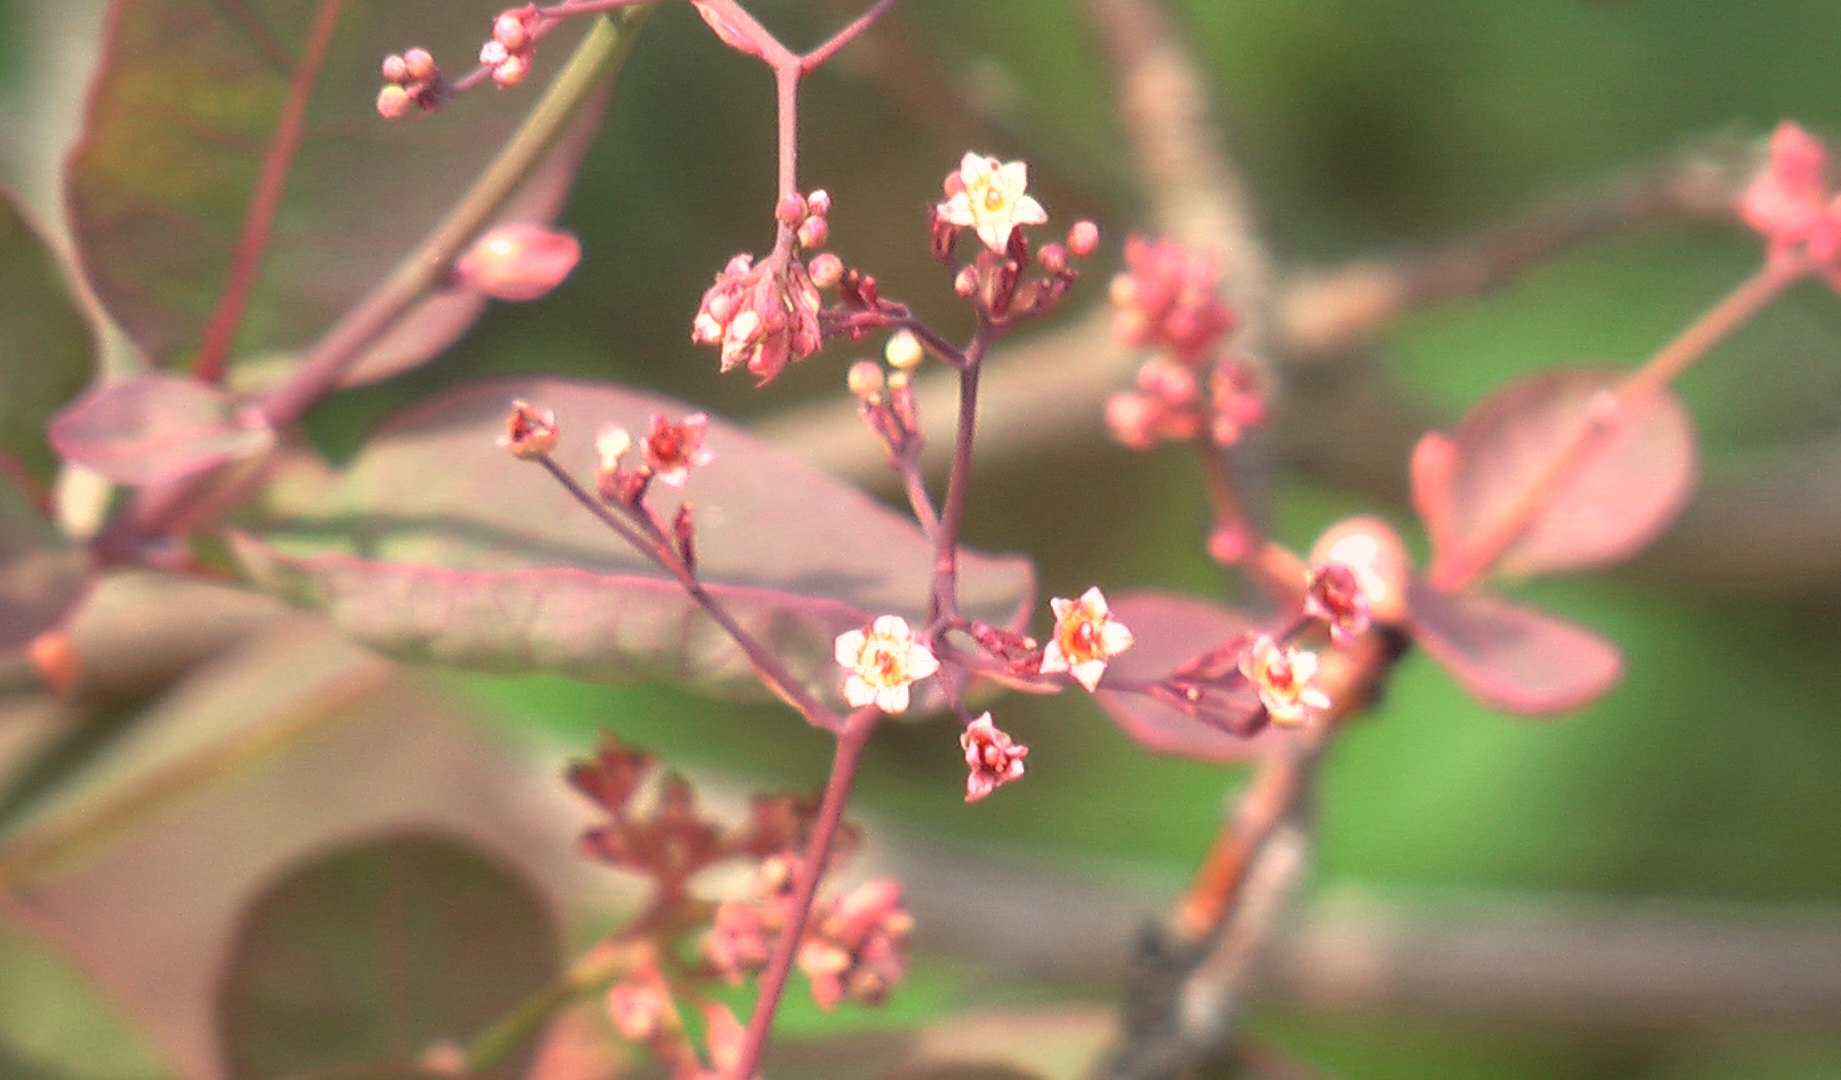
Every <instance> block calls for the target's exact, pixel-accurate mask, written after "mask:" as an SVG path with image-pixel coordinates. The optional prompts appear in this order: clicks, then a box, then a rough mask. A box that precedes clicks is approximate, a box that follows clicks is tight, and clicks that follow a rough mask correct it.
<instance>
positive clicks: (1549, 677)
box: [1407, 581, 1623, 716]
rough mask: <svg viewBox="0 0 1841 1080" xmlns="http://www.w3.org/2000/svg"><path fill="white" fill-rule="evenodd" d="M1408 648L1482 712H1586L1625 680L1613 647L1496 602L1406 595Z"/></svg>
mask: <svg viewBox="0 0 1841 1080" xmlns="http://www.w3.org/2000/svg"><path fill="white" fill-rule="evenodd" d="M1407 603H1408V606H1409V608H1410V609H1411V620H1412V633H1413V640H1414V641H1416V642H1418V644H1420V645H1421V646H1423V647H1424V648H1425V650H1426V652H1428V653H1430V654H1431V656H1432V657H1433V659H1435V660H1437V661H1438V662H1439V663H1440V664H1442V665H1444V667H1445V670H1447V671H1449V672H1450V673H1451V675H1452V677H1453V678H1455V679H1456V680H1457V681H1458V682H1459V683H1460V684H1462V685H1463V687H1464V688H1465V689H1466V690H1469V691H1470V692H1471V693H1472V694H1475V695H1476V696H1477V698H1478V699H1479V700H1481V701H1482V702H1483V703H1484V704H1486V705H1490V706H1493V707H1495V708H1498V709H1502V710H1505V711H1507V712H1512V713H1520V714H1522V715H1524V716H1545V715H1547V714H1550V713H1558V712H1565V711H1566V710H1568V709H1575V708H1578V707H1580V706H1582V705H1586V704H1589V703H1590V702H1592V701H1593V700H1595V699H1596V698H1598V697H1599V696H1600V695H1602V694H1604V693H1605V692H1606V691H1608V690H1609V689H1610V688H1611V687H1612V686H1614V685H1615V684H1616V683H1617V680H1618V678H1619V677H1620V676H1621V675H1622V674H1623V657H1622V655H1621V654H1620V653H1619V652H1618V649H1617V646H1615V645H1613V644H1611V643H1610V642H1609V641H1606V640H1605V639H1604V638H1602V637H1600V636H1598V635H1597V634H1595V633H1593V632H1592V631H1590V630H1587V629H1586V628H1584V627H1582V626H1578V625H1576V624H1574V623H1570V622H1567V621H1566V620H1564V619H1560V618H1557V617H1555V616H1552V615H1548V614H1547V613H1545V612H1542V611H1538V610H1536V609H1534V608H1531V607H1526V606H1524V605H1521V604H1515V603H1511V602H1509V601H1507V600H1503V599H1501V598H1499V597H1494V596H1479V595H1469V594H1459V595H1451V594H1446V593H1441V592H1439V591H1438V590H1436V589H1434V588H1432V587H1430V586H1429V585H1427V584H1426V583H1425V582H1418V581H1416V582H1414V583H1413V585H1412V586H1411V588H1410V589H1409V590H1408V594H1407Z"/></svg>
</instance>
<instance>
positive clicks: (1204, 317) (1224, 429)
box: [1106, 236, 1266, 450]
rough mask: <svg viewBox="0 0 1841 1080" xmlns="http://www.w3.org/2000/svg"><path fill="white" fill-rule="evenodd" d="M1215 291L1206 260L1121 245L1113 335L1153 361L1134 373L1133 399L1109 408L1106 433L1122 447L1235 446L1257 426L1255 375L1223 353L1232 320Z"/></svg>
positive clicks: (1136, 241)
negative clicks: (1150, 352)
mask: <svg viewBox="0 0 1841 1080" xmlns="http://www.w3.org/2000/svg"><path fill="white" fill-rule="evenodd" d="M1220 284H1221V271H1220V267H1219V266H1217V265H1216V264H1215V263H1214V261H1213V260H1211V259H1208V258H1206V257H1203V256H1200V255H1196V254H1193V253H1191V252H1189V251H1188V250H1187V249H1185V248H1183V247H1182V246H1181V245H1179V244H1176V243H1173V242H1171V241H1167V240H1148V239H1145V238H1143V237H1137V236H1134V237H1132V238H1131V239H1129V240H1127V241H1126V242H1125V270H1124V271H1123V272H1121V273H1120V274H1119V275H1118V276H1117V277H1115V278H1113V280H1112V288H1111V297H1112V305H1113V331H1114V333H1115V334H1116V335H1117V336H1118V338H1119V340H1120V341H1121V342H1123V343H1124V344H1126V345H1130V346H1134V347H1140V348H1150V349H1156V350H1158V352H1159V355H1157V356H1155V357H1153V358H1152V359H1151V360H1149V361H1147V362H1146V363H1145V364H1144V366H1143V367H1141V368H1140V369H1139V370H1138V377H1137V384H1136V386H1135V388H1134V389H1132V390H1129V391H1126V392H1123V393H1119V394H1114V395H1113V396H1112V398H1111V399H1110V400H1108V401H1107V402H1106V424H1107V426H1108V427H1109V428H1110V429H1111V430H1112V433H1113V436H1114V437H1115V438H1117V439H1118V440H1119V441H1120V442H1122V443H1124V444H1125V445H1126V446H1129V447H1131V448H1132V449H1134V450H1148V449H1150V448H1151V447H1153V446H1155V445H1156V444H1158V443H1160V442H1169V441H1186V440H1190V439H1197V438H1206V439H1207V440H1208V441H1209V442H1210V443H1212V444H1213V445H1215V446H1220V447H1226V446H1232V445H1233V444H1234V443H1236V442H1238V441H1240V438H1241V436H1242V434H1243V433H1244V432H1245V431H1246V430H1247V429H1248V428H1251V427H1253V426H1255V425H1256V424H1258V423H1259V422H1260V421H1261V420H1262V419H1264V417H1265V412H1266V401H1265V395H1264V394H1263V393H1262V392H1261V390H1260V387H1259V379H1258V372H1257V371H1256V370H1255V369H1254V367H1253V365H1252V364H1251V363H1249V362H1248V361H1247V360H1245V359H1243V358H1240V357H1236V356H1233V355H1229V354H1224V353H1223V351H1222V348H1221V347H1222V345H1223V343H1224V342H1225V341H1226V339H1227V336H1228V335H1229V334H1230V333H1232V332H1233V329H1234V326H1235V322H1236V319H1235V317H1234V313H1233V311H1232V310H1231V309H1230V308H1229V307H1228V306H1227V304H1226V303H1225V302H1224V301H1223V300H1222V299H1221V295H1220Z"/></svg>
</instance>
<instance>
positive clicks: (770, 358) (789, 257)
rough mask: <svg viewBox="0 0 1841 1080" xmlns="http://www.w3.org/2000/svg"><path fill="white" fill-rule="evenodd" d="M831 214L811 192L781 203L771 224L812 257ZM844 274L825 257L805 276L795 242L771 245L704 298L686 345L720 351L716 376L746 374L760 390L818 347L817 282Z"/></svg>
mask: <svg viewBox="0 0 1841 1080" xmlns="http://www.w3.org/2000/svg"><path fill="white" fill-rule="evenodd" d="M830 212H831V196H829V195H828V194H826V193H825V192H823V191H814V192H812V194H810V195H807V196H799V195H788V196H786V197H785V198H782V199H781V200H780V202H779V205H778V206H777V207H776V208H775V218H776V220H778V221H779V223H780V225H781V227H782V228H784V229H785V230H787V236H788V237H789V238H790V239H791V240H792V241H793V242H796V243H797V245H798V247H800V248H803V249H805V250H808V251H815V250H817V249H818V248H821V247H823V246H824V244H825V242H826V241H827V240H828V239H829V238H830V224H829V223H828V221H827V220H826V216H827V215H828V214H830ZM842 274H843V263H842V262H840V261H839V260H838V258H837V256H835V255H830V254H820V255H818V256H817V257H816V258H814V259H813V261H812V268H811V269H810V270H808V269H807V268H806V265H805V264H804V263H803V262H802V261H801V260H800V258H799V256H798V255H797V253H796V252H795V251H794V247H793V243H781V244H779V245H776V247H775V249H774V251H773V253H772V254H770V255H768V256H767V258H765V259H761V260H759V261H758V262H757V261H756V260H755V257H754V256H753V255H750V254H746V253H744V254H740V255H736V256H735V257H734V258H732V259H730V260H729V262H728V265H727V266H724V267H723V268H722V270H721V271H720V272H719V273H717V275H716V280H715V282H714V283H712V284H711V285H710V287H709V289H708V290H706V291H705V292H704V294H703V301H702V303H700V304H699V305H698V306H697V315H696V317H695V318H694V319H693V320H692V321H691V328H690V339H691V340H692V341H693V342H696V343H697V344H699V345H715V346H717V347H719V348H720V349H721V350H722V370H724V371H729V370H731V369H732V368H736V367H744V368H747V369H748V371H749V373H750V374H752V375H754V376H755V377H756V378H758V379H759V380H760V382H761V384H762V385H765V384H766V383H768V382H769V381H771V380H772V379H773V378H774V377H775V376H777V375H779V374H780V372H782V371H784V370H785V369H786V365H787V364H789V363H792V362H793V361H795V360H804V359H805V358H806V357H808V356H811V355H812V354H813V353H815V352H817V351H818V349H819V346H821V345H822V344H824V336H823V333H822V331H821V328H820V324H819V312H820V310H821V309H822V307H823V306H824V301H823V299H822V298H821V297H820V296H819V289H820V287H821V286H820V284H819V283H818V282H819V281H820V280H822V281H823V282H824V287H829V286H830V285H834V284H836V283H837V281H838V280H839V278H840V277H841V276H842Z"/></svg>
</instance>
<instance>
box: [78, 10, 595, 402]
mask: <svg viewBox="0 0 1841 1080" xmlns="http://www.w3.org/2000/svg"><path fill="white" fill-rule="evenodd" d="M321 2H322V0H239V2H237V3H234V4H226V3H221V2H215V0H117V3H115V4H114V5H113V7H112V8H111V17H110V19H109V23H108V32H107V36H106V40H105V41H104V44H103V55H102V60H101V65H100V68H99V71H98V75H97V79H96V82H95V83H94V85H93V86H92V88H91V93H90V97H89V102H88V111H87V116H86V121H87V122H86V124H85V127H84V131H83V135H82V138H81V140H80V142H79V143H78V145H77V147H76V150H75V152H74V154H73V156H72V159H71V166H70V173H69V196H70V198H69V205H70V208H71V220H72V229H73V232H74V234H75V236H76V239H77V246H78V251H79V255H80V259H81V263H82V265H83V268H84V270H85V272H86V274H87V275H88V277H89V279H90V281H91V283H92V284H93V285H94V287H95V289H96V292H97V295H98V296H99V297H100V298H101V300H102V302H103V305H104V306H105V307H107V308H108V310H109V312H110V313H111V314H112V315H114V316H115V318H116V319H117V320H118V321H119V322H120V323H121V325H122V327H123V329H125V330H126V331H127V332H128V334H129V336H130V337H132V338H133V339H134V342H135V344H136V345H138V346H139V347H140V348H141V350H142V351H143V352H144V353H145V354H146V355H147V357H148V358H149V359H151V360H153V361H154V362H155V363H156V364H167V363H169V362H171V361H173V360H175V359H181V358H184V357H187V356H189V355H190V354H191V353H192V352H193V351H194V350H195V349H196V348H197V346H198V343H199V341H200V338H201V335H202V331H203V328H204V325H205V323H206V322H207V320H208V319H209V317H210V314H211V312H212V311H213V309H214V308H215V306H216V303H217V299H218V296H219V294H220V293H221V292H222V291H223V288H224V284H225V281H226V278H227V271H228V267H229V265H230V262H231V255H232V252H233V250H234V249H235V247H236V245H237V242H238V240H239V237H240V236H241V234H242V232H243V229H244V225H245V220H246V217H247V214H248V210H249V205H250V202H251V199H252V196H253V193H254V192H255V191H256V188H257V181H258V175H259V173H260V170H261V168H262V163H263V159H264V155H265V152H266V150H267V148H268V146H269V144H270V139H271V137H272V135H273V132H274V129H275V127H276V123H277V118H278V117H279V116H280V115H281V112H282V110H283V106H284V103H285V102H286V101H287V100H288V95H289V93H290V88H291V84H292V83H293V81H294V80H295V79H296V78H297V77H299V78H305V79H310V80H312V96H311V98H310V99H309V104H308V109H307V115H306V119H305V124H304V126H303V138H302V141H301V143H300V145H299V147H298V150H297V152H296V153H295V154H294V155H293V156H292V162H291V168H290V172H289V174H288V177H287V182H286V184H285V185H284V187H283V189H282V197H281V201H280V205H279V207H278V208H277V212H276V213H275V215H274V221H273V229H272V231H271V234H270V236H269V241H268V245H267V248H266V252H265V255H264V258H263V261H262V265H261V277H260V278H259V280H258V282H257V287H256V289H255V291H254V293H253V294H252V296H251V299H250V303H249V307H248V309H247V311H246V313H245V316H244V318H243V320H242V324H241V331H240V333H239V335H238V337H237V339H236V345H237V352H238V353H239V354H254V353H264V352H272V351H293V350H298V349H299V348H301V347H302V346H304V345H306V344H308V343H309V342H310V341H312V340H313V339H315V338H316V337H318V336H319V334H320V333H321V332H322V331H324V330H325V329H326V327H327V326H329V325H330V324H331V323H332V322H333V320H334V319H336V318H337V317H338V316H339V315H340V314H341V313H343V312H344V311H345V310H346V309H347V308H349V307H351V306H352V304H353V303H354V302H355V301H356V300H357V299H358V298H359V297H360V296H362V295H363V294H364V293H365V292H366V291H367V290H368V289H369V288H370V287H371V286H372V285H373V284H375V283H376V282H377V281H378V280H379V279H381V278H382V277H383V276H384V275H385V274H386V273H387V272H389V270H390V269H391V267H393V266H394V265H395V263H396V261H397V260H398V259H399V258H401V257H402V255H403V253H404V252H406V251H408V250H410V248H411V247H412V246H413V245H414V244H415V243H416V242H418V241H419V240H421V239H422V237H423V235H424V234H425V233H427V232H428V231H429V230H430V228H431V227H432V226H433V225H434V223H435V222H436V221H438V220H439V219H440V218H441V216H442V215H443V214H445V213H446V211H447V210H448V207H449V206H450V204H451V203H452V202H453V201H454V200H455V199H456V197H458V195H459V194H460V193H461V192H462V191H464V190H465V189H466V186H467V185H468V184H470V183H471V182H472V179H473V177H474V176H476V175H477V174H478V173H479V171H480V169H481V167H482V166H483V165H484V164H485V163H486V161H487V160H488V159H489V158H490V157H491V155H492V154H493V153H494V152H495V151H496V149H497V148H498V147H499V146H500V145H501V144H502V143H503V142H504V140H505V137H506V136H507V135H508V134H509V133H510V132H511V130H512V128H513V127H514V126H515V124H516V123H517V121H518V120H519V119H520V117H521V115H522V114H523V113H524V112H525V111H526V110H527V109H529V107H530V105H531V103H532V102H533V101H534V100H535V99H536V95H535V93H534V92H533V91H532V90H531V89H528V88H526V89H520V90H518V91H515V92H507V93H502V94H500V93H491V92H487V93H476V94H470V95H468V96H467V97H466V99H465V100H464V102H463V103H461V104H459V105H457V106H456V108H459V109H464V111H465V115H464V116H437V117H433V118H430V119H429V120H426V121H423V122H414V123H411V122H398V123H392V122H389V121H385V120H383V119H382V118H380V117H379V116H378V115H377V112H376V109H375V108H374V107H373V102H374V101H375V99H376V96H377V91H378V88H379V87H380V86H381V85H382V81H381V78H380V76H379V74H378V62H379V61H380V60H381V59H382V58H383V57H384V56H385V55H386V54H388V53H392V52H400V51H401V50H403V49H405V48H407V47H409V46H412V45H421V46H424V47H426V48H428V49H429V50H430V51H431V52H432V53H433V54H434V55H435V57H436V58H437V59H438V60H440V61H442V62H444V63H445V64H447V65H448V67H449V69H450V71H449V73H450V74H452V75H459V74H462V73H464V72H465V71H466V70H468V69H470V68H471V67H472V64H473V58H474V56H475V55H476V54H477V52H478V50H479V43H480V41H481V40H482V38H483V36H484V34H485V32H486V31H487V30H488V29H489V21H488V20H489V17H490V14H491V12H490V9H483V13H482V14H481V15H480V16H479V18H478V19H477V20H476V19H472V18H460V17H456V13H455V11H454V5H453V4H452V3H449V2H448V0H345V2H344V3H343V4H342V5H341V8H340V12H339V16H338V22H337V24H336V28H335V31H334V34H333V38H332V41H331V43H330V47H329V48H328V50H327V52H326V56H325V59H324V63H323V64H321V65H320V66H319V68H318V69H317V70H312V69H310V68H309V67H308V66H305V65H303V64H302V57H303V54H304V53H305V52H306V49H305V45H306V41H307V36H308V31H309V29H310V28H311V27H312V25H313V23H314V21H315V17H316V13H317V11H318V9H319V6H320V3H321ZM578 32H579V29H578V28H577V27H574V26H573V25H572V26H568V27H565V28H564V29H563V30H561V31H558V33H557V34H555V35H552V36H550V37H548V38H546V39H545V41H544V54H545V55H546V56H549V57H551V58H556V57H560V56H564V55H566V54H567V50H568V48H569V43H568V42H567V41H566V40H563V39H564V38H567V37H570V36H573V35H574V34H575V33H578ZM533 81H536V80H533ZM556 201H557V200H556V199H555V198H554V197H553V196H552V197H550V198H549V199H547V200H546V205H545V206H544V207H541V209H544V210H545V211H546V213H545V214H544V215H543V216H547V214H548V213H553V212H554V210H555V203H556ZM442 299H445V300H448V301H450V303H449V304H448V305H447V310H445V311H443V312H441V313H439V314H438V315H431V316H429V318H430V320H432V321H431V322H429V323H426V324H424V325H423V326H422V327H421V328H420V330H419V331H417V332H413V333H409V337H418V336H419V337H421V338H424V339H428V340H433V339H440V338H445V337H449V336H451V330H449V329H444V328H446V327H451V326H452V324H453V322H454V320H455V318H456V311H457V309H458V308H461V307H464V308H466V309H467V311H468V312H477V310H478V306H477V304H470V305H469V304H465V303H461V302H460V301H456V300H454V299H453V298H451V297H449V298H442ZM405 340H407V339H406V338H402V337H399V338H398V339H397V342H396V345H395V346H394V347H393V349H392V350H391V351H389V352H388V355H389V356H390V357H393V358H394V360H393V361H392V362H386V361H384V360H379V361H377V364H378V365H379V366H377V367H371V368H369V370H372V371H377V370H386V369H388V368H390V367H397V368H400V367H401V366H402V363H401V361H403V359H404V358H405V356H407V355H408V353H413V352H420V353H422V354H423V355H427V349H426V348H424V347H422V346H418V347H417V348H416V349H412V350H408V352H405V351H403V349H402V346H403V342H404V341H405Z"/></svg>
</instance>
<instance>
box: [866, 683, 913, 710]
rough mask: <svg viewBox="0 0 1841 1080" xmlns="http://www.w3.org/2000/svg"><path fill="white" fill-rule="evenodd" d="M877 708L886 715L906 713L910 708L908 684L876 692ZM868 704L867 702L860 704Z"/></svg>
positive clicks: (888, 687)
mask: <svg viewBox="0 0 1841 1080" xmlns="http://www.w3.org/2000/svg"><path fill="white" fill-rule="evenodd" d="M875 701H876V708H878V709H881V710H882V711H883V712H885V713H898V712H905V711H906V710H907V708H908V684H907V683H901V684H900V685H898V686H885V687H883V688H882V689H880V690H877V691H876V695H875ZM859 704H867V702H863V703H859Z"/></svg>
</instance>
